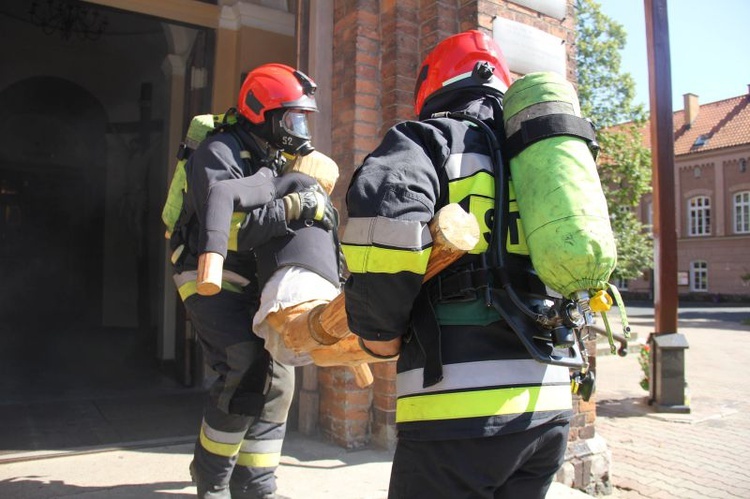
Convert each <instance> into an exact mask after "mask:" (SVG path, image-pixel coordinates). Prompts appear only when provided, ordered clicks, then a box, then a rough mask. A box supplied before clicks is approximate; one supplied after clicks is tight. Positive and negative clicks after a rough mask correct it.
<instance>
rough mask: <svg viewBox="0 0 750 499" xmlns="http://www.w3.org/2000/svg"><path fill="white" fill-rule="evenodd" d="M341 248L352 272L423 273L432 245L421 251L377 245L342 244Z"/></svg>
mask: <svg viewBox="0 0 750 499" xmlns="http://www.w3.org/2000/svg"><path fill="white" fill-rule="evenodd" d="M341 249H342V251H343V252H344V256H345V257H346V266H347V268H348V269H349V271H350V272H352V273H358V274H364V273H366V272H371V273H379V274H397V273H399V272H413V273H415V274H424V273H425V271H426V270H427V260H429V259H430V253H431V252H432V247H429V248H426V249H423V250H421V251H407V250H401V249H393V248H379V247H377V246H353V245H349V244H342V245H341Z"/></svg>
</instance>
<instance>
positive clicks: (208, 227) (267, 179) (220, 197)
mask: <svg viewBox="0 0 750 499" xmlns="http://www.w3.org/2000/svg"><path fill="white" fill-rule="evenodd" d="M275 197H276V189H275V187H274V183H273V172H272V171H271V170H269V169H268V168H261V169H260V170H259V171H258V172H257V173H255V174H254V175H251V176H249V177H243V178H237V179H229V180H222V181H220V182H214V183H213V184H211V185H210V186H209V188H208V195H207V196H206V209H205V213H206V214H205V224H204V225H203V226H202V227H201V232H200V237H199V240H198V246H199V248H198V249H199V252H200V253H206V252H210V253H218V254H220V255H221V256H222V257H225V258H226V256H227V250H228V248H229V247H230V246H231V247H232V248H233V249H236V248H237V247H238V244H237V242H234V243H232V242H231V241H230V237H231V235H233V237H234V238H235V240H236V238H237V232H238V231H237V228H238V227H237V226H238V221H239V220H241V219H244V218H245V217H244V216H236V215H234V213H235V212H239V213H241V214H244V213H248V212H250V211H252V210H255V209H257V208H259V207H262V206H264V205H267V204H269V203H271V202H272V201H273V200H274V198H275ZM267 213H268V214H272V213H273V209H270V210H269V209H265V210H260V211H259V212H258V215H257V216H258V217H260V218H259V222H258V223H257V225H258V226H261V227H269V226H271V225H274V227H276V226H277V225H278V224H270V220H267V219H266V218H265V215H266V214H267ZM233 215H234V216H233ZM269 216H270V215H269ZM233 219H234V221H235V223H233ZM282 220H283V218H282ZM233 225H234V226H235V227H234V228H235V230H234V231H232V230H231V229H232V226H233ZM283 230H285V226H284V227H283ZM283 230H282V232H281V234H283V233H284V232H283ZM230 233H231V235H230ZM271 237H273V236H271Z"/></svg>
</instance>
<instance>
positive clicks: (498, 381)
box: [396, 359, 570, 397]
mask: <svg viewBox="0 0 750 499" xmlns="http://www.w3.org/2000/svg"><path fill="white" fill-rule="evenodd" d="M423 374H424V369H412V370H411V371H406V372H403V373H399V374H398V375H397V376H396V379H397V382H396V386H397V390H396V392H397V393H396V395H397V397H404V396H407V395H414V394H421V393H430V392H442V391H453V390H466V389H470V388H483V387H487V388H490V387H497V386H519V385H548V384H561V383H565V384H569V383H570V373H569V372H568V368H567V367H561V366H551V365H547V364H542V363H541V362H537V361H535V360H531V359H516V360H485V361H479V362H463V363H459V364H444V365H443V380H442V381H441V382H440V383H438V384H436V385H433V386H431V387H429V388H422V381H423Z"/></svg>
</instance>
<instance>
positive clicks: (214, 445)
mask: <svg viewBox="0 0 750 499" xmlns="http://www.w3.org/2000/svg"><path fill="white" fill-rule="evenodd" d="M200 442H201V447H203V448H204V449H206V450H207V451H208V452H210V453H211V454H216V455H217V456H223V457H232V456H236V455H237V454H238V453H239V452H240V447H241V446H242V441H240V442H237V443H236V444H222V443H220V442H215V441H213V440H211V439H210V438H208V436H206V433H205V432H204V431H203V428H201V434H200Z"/></svg>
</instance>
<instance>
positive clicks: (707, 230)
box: [687, 196, 711, 236]
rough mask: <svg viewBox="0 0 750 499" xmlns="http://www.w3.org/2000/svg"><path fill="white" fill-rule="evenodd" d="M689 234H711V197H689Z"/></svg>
mask: <svg viewBox="0 0 750 499" xmlns="http://www.w3.org/2000/svg"><path fill="white" fill-rule="evenodd" d="M687 212H688V220H687V222H688V235H689V236H710V235H711V198H709V197H708V196H695V197H692V198H690V199H688V209H687Z"/></svg>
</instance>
